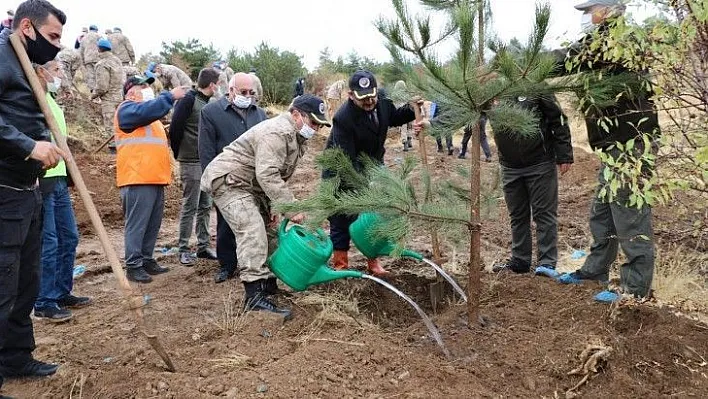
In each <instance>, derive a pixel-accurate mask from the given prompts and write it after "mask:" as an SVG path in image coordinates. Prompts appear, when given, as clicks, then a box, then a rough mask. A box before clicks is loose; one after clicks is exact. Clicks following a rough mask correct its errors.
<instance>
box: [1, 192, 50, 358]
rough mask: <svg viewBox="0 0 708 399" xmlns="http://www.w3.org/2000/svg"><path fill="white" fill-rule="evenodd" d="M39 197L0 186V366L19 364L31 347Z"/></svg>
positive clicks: (39, 230) (36, 289)
mask: <svg viewBox="0 0 708 399" xmlns="http://www.w3.org/2000/svg"><path fill="white" fill-rule="evenodd" d="M41 238H42V196H41V194H40V192H39V189H35V190H31V191H15V190H12V189H9V188H4V187H0V364H3V365H8V366H11V367H12V366H13V365H18V366H19V365H22V364H23V363H24V362H26V361H27V360H29V359H30V357H31V353H32V351H33V350H34V348H35V345H34V330H33V328H32V319H30V313H31V312H32V308H33V307H34V302H35V300H36V299H37V294H38V292H39V260H40V254H41V249H42V248H41V242H42V241H41Z"/></svg>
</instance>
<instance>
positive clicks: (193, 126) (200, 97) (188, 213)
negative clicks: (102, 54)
mask: <svg viewBox="0 0 708 399" xmlns="http://www.w3.org/2000/svg"><path fill="white" fill-rule="evenodd" d="M218 81H219V72H218V71H217V70H215V69H214V68H204V69H202V70H201V71H200V72H199V77H198V78H197V88H196V89H192V90H190V91H188V92H187V94H186V95H185V96H184V98H183V99H182V100H181V101H178V102H177V104H176V105H175V109H174V113H173V114H172V123H171V124H170V146H171V147H172V153H173V154H174V156H175V159H177V161H179V177H180V180H181V181H182V211H181V212H180V218H179V262H180V263H181V264H183V265H185V266H192V265H193V264H194V258H193V257H192V253H191V251H190V247H189V238H190V237H191V236H192V228H193V226H194V216H195V214H196V216H197V223H196V228H195V230H196V231H195V232H196V234H197V257H198V258H205V259H216V253H215V252H214V251H213V250H211V249H210V248H209V239H210V236H209V211H211V198H210V197H209V194H207V193H205V192H202V191H201V190H200V189H199V180H200V179H201V178H202V165H201V164H200V163H199V148H198V137H199V115H200V114H201V112H202V109H203V108H204V106H205V105H207V103H208V102H209V99H210V98H211V97H212V96H214V94H216V92H217V91H218V86H217V83H218Z"/></svg>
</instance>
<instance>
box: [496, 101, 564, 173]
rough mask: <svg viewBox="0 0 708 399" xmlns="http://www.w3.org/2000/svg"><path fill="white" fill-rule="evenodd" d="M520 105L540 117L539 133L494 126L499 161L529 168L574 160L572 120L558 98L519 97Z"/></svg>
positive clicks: (516, 166)
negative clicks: (528, 135) (564, 112)
mask: <svg viewBox="0 0 708 399" xmlns="http://www.w3.org/2000/svg"><path fill="white" fill-rule="evenodd" d="M515 102H516V105H518V106H520V107H522V108H525V109H527V110H530V111H533V112H535V113H536V114H537V115H538V117H539V126H538V130H539V131H538V133H537V134H535V135H533V136H530V137H520V136H519V135H518V134H515V132H509V131H504V130H502V129H497V128H494V123H492V128H493V129H494V141H495V142H496V144H497V150H498V151H499V163H501V164H502V165H504V166H506V167H509V168H525V167H527V166H533V165H538V164H540V163H543V162H556V163H559V164H561V163H573V147H572V145H571V143H570V129H569V128H568V120H567V118H566V117H565V115H563V111H562V110H561V109H560V107H559V106H558V104H557V103H556V101H555V98H541V97H534V98H532V97H526V98H525V97H517V98H516V100H515Z"/></svg>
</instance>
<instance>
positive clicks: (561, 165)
mask: <svg viewBox="0 0 708 399" xmlns="http://www.w3.org/2000/svg"><path fill="white" fill-rule="evenodd" d="M570 165H572V163H559V164H558V171H559V172H560V174H561V176H563V175H564V174H566V172H568V171H569V170H570Z"/></svg>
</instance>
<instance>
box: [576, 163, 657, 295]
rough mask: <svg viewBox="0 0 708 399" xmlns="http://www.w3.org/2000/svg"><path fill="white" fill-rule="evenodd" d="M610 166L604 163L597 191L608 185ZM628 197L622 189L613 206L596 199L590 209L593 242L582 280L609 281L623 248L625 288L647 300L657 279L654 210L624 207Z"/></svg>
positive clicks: (599, 175)
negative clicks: (655, 274) (606, 174)
mask: <svg viewBox="0 0 708 399" xmlns="http://www.w3.org/2000/svg"><path fill="white" fill-rule="evenodd" d="M641 150H642V149H637V151H641ZM610 154H611V155H612V156H613V158H617V156H618V155H619V151H618V150H617V149H614V150H610ZM607 167H608V166H607V165H605V164H602V166H601V168H600V172H599V174H598V180H599V182H600V185H599V187H598V190H600V188H602V187H604V186H605V185H606V184H607V182H606V181H605V178H604V171H605V168H607ZM629 195H630V192H629V190H628V189H626V188H620V190H618V193H617V199H616V201H615V202H612V203H608V202H607V201H606V200H605V199H602V198H599V197H598V195H596V196H595V199H594V200H593V203H592V206H591V208H590V232H591V233H592V237H593V243H592V246H591V247H590V254H589V255H588V257H587V258H586V259H585V263H584V264H583V267H582V268H581V269H580V274H581V275H582V276H583V278H589V279H594V280H600V281H608V280H609V274H610V267H611V266H612V263H613V262H614V261H615V260H616V259H617V251H618V249H619V248H620V247H621V248H622V251H623V252H624V255H625V258H626V260H625V262H624V263H623V264H622V265H621V266H620V284H621V286H622V289H623V290H624V291H625V292H627V293H631V294H634V295H636V296H640V297H644V296H647V295H648V294H649V291H650V290H651V283H652V280H653V278H654V238H653V237H654V230H653V228H652V212H651V207H648V206H646V205H645V206H643V207H642V208H640V209H637V208H636V207H632V206H627V205H625V204H626V203H628V201H629Z"/></svg>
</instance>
